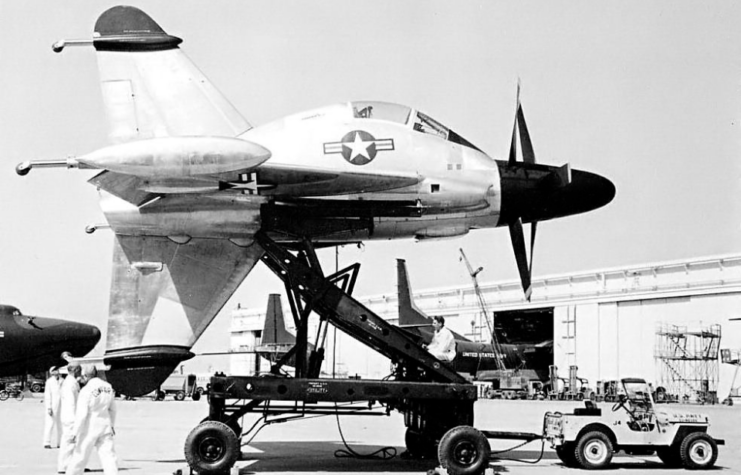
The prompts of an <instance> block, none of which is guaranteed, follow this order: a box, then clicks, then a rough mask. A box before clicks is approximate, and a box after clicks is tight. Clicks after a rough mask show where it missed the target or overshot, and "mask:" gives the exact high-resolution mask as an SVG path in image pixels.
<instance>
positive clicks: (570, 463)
mask: <svg viewBox="0 0 741 475" xmlns="http://www.w3.org/2000/svg"><path fill="white" fill-rule="evenodd" d="M575 448H576V447H574V443H573V442H565V443H564V444H563V445H559V446H558V447H556V455H557V456H558V458H559V460H561V462H563V464H564V466H565V467H568V468H576V467H578V466H579V464H578V463H577V462H576V458H575V456H574V449H575Z"/></svg>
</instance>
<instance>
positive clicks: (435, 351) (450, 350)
mask: <svg viewBox="0 0 741 475" xmlns="http://www.w3.org/2000/svg"><path fill="white" fill-rule="evenodd" d="M432 326H433V327H434V328H435V334H434V335H433V336H432V341H431V342H430V344H429V345H427V351H429V352H430V354H431V355H432V356H434V357H435V358H437V359H439V360H440V361H453V359H454V358H455V338H454V337H453V333H452V332H451V331H450V330H448V329H447V328H445V317H441V316H437V317H432Z"/></svg>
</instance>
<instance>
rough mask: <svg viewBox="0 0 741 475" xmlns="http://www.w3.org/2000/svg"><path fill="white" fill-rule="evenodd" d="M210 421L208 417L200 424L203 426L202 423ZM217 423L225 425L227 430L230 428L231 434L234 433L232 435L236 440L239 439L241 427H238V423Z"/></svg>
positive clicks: (230, 421) (226, 421)
mask: <svg viewBox="0 0 741 475" xmlns="http://www.w3.org/2000/svg"><path fill="white" fill-rule="evenodd" d="M225 419H226V417H225ZM211 420H213V419H211V418H209V417H204V418H203V419H202V420H201V424H203V423H204V422H208V421H211ZM219 422H222V423H223V424H226V426H227V427H228V428H230V429H231V430H232V432H234V435H236V436H237V439H239V438H240V437H242V427H241V426H240V425H239V422H237V421H234V420H228V419H227V420H225V421H219Z"/></svg>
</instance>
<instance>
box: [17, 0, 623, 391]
mask: <svg viewBox="0 0 741 475" xmlns="http://www.w3.org/2000/svg"><path fill="white" fill-rule="evenodd" d="M181 42H182V40H181V39H180V38H177V37H175V36H172V35H169V34H167V33H166V32H165V31H164V30H163V29H162V28H161V27H160V26H159V25H158V24H157V23H155V22H154V20H152V19H151V18H150V17H149V16H148V15H146V14H145V13H144V12H142V11H140V10H138V9H136V8H133V7H127V6H118V7H114V8H111V9H110V10H108V11H106V12H104V13H103V14H102V15H101V16H100V18H99V19H98V21H97V22H96V24H95V32H94V34H93V39H92V40H72V41H60V42H58V43H56V44H55V45H54V50H55V51H57V52H59V51H61V50H62V49H64V47H65V46H71V45H83V44H85V45H92V46H93V47H94V48H95V51H96V53H97V59H98V65H99V70H100V81H101V86H102V90H103V98H104V103H105V108H106V112H107V117H108V121H109V125H110V139H111V141H112V142H113V145H111V146H109V147H106V148H102V149H100V150H96V151H94V152H92V153H89V154H87V155H82V156H79V157H76V158H69V159H66V160H53V161H30V162H24V163H21V164H19V165H18V167H17V169H16V170H17V172H18V173H19V174H21V175H25V174H27V173H28V172H29V171H30V169H31V168H42V167H56V166H58V167H67V168H89V169H99V170H102V171H101V172H100V173H99V174H97V175H96V176H94V177H93V178H92V179H91V180H90V183H91V184H93V186H95V187H97V188H98V189H99V190H100V196H101V207H102V210H103V212H104V214H105V216H106V220H107V221H108V224H107V225H108V226H110V228H111V229H112V230H113V232H114V233H115V236H116V239H115V244H114V250H113V277H112V283H111V297H110V314H109V320H108V336H107V350H106V354H105V362H106V364H108V365H110V366H111V368H112V370H111V371H109V373H108V379H109V381H111V382H112V384H114V386H115V387H116V389H117V390H118V391H120V392H122V393H124V394H129V395H137V394H141V393H144V392H147V391H150V390H152V389H153V388H155V387H156V386H157V385H158V384H159V383H160V382H161V381H163V380H164V379H165V378H166V377H167V375H168V374H169V373H170V372H171V371H172V369H173V368H174V367H175V366H176V365H177V364H178V363H179V362H180V361H182V360H184V359H187V358H189V357H191V356H192V355H193V354H192V353H191V352H190V348H191V347H192V345H193V344H194V343H195V341H196V340H197V339H198V337H199V336H200V335H201V334H202V333H203V331H204V330H205V329H206V327H207V326H208V325H209V323H210V322H211V320H212V319H213V318H214V316H215V315H216V314H217V312H218V311H219V310H220V309H221V308H222V306H223V305H224V304H225V302H226V301H227V299H228V298H229V297H230V296H231V295H232V294H233V293H234V291H235V290H236V289H237V287H238V286H239V285H240V283H241V282H242V281H243V280H244V278H245V277H246V276H247V274H249V272H250V270H251V269H252V268H253V266H254V265H255V263H256V262H257V261H258V259H260V257H261V255H262V254H263V249H262V248H261V246H260V245H259V244H258V243H256V242H255V235H256V234H257V233H258V232H261V233H264V234H265V235H268V236H270V237H271V238H272V239H274V240H276V241H280V242H281V243H284V244H285V245H290V243H291V242H297V241H307V240H308V241H309V242H311V243H313V244H315V245H317V246H320V245H321V246H326V245H333V244H340V243H348V242H359V241H363V240H368V239H400V238H417V239H428V238H447V237H452V236H459V235H464V234H466V233H468V232H469V230H471V229H478V228H493V227H498V226H507V227H508V228H509V231H510V234H511V237H512V243H513V245H514V250H515V256H516V260H517V264H518V268H519V272H520V277H521V280H522V285H523V288H524V290H525V292H526V295H527V296H529V293H530V272H531V266H530V263H528V258H527V250H526V248H525V247H526V245H525V239H524V235H523V227H522V225H523V223H532V237H534V235H535V223H537V222H538V221H544V220H548V219H553V218H558V217H562V216H569V215H573V214H577V213H583V212H585V211H590V210H593V209H595V208H599V207H601V206H604V205H605V204H607V203H609V202H610V201H611V200H612V198H613V197H614V195H615V188H614V186H613V184H612V183H611V182H610V181H609V180H607V179H605V178H603V177H601V176H598V175H595V174H592V173H588V172H583V171H578V170H571V169H570V167H569V166H568V165H564V166H561V167H554V166H547V165H541V164H536V163H535V155H534V153H533V148H532V145H531V142H530V138H529V135H528V132H527V126H526V124H525V118H524V115H523V112H522V108H521V107H520V105H519V99H518V104H517V109H516V114H515V125H514V128H513V133H512V148H511V150H510V156H509V160H504V161H499V160H494V159H492V158H490V157H489V156H487V155H486V154H485V153H484V152H483V151H481V150H480V149H478V148H477V147H476V146H474V145H473V144H471V143H470V142H468V141H467V140H466V139H464V138H463V137H462V136H461V135H459V134H458V133H456V132H454V131H453V130H451V129H449V128H448V127H446V126H444V125H443V124H442V123H440V122H439V121H437V120H435V119H433V118H432V117H430V116H429V115H427V114H425V113H423V112H421V111H418V110H415V109H414V108H411V107H407V106H403V105H397V104H389V103H384V102H370V101H360V102H352V103H345V104H336V105H332V106H329V107H324V108H321V109H317V110H312V111H309V112H304V113H300V114H296V115H293V116H289V117H286V118H284V119H280V120H277V121H275V122H272V123H269V124H267V125H263V126H259V127H252V126H251V125H250V124H249V123H248V122H247V121H246V120H245V119H244V118H243V117H242V116H241V115H240V114H239V112H237V110H236V109H235V108H234V107H233V106H232V105H231V104H230V103H229V102H228V101H227V100H226V99H225V98H224V97H223V96H222V95H221V94H220V93H219V91H217V89H216V88H215V87H214V86H213V85H212V84H211V83H210V82H209V81H208V80H207V79H206V77H205V76H204V75H203V74H202V73H201V72H200V71H199V70H198V69H197V68H196V67H195V66H194V65H193V64H192V63H191V61H190V60H189V59H188V58H187V57H186V55H185V54H184V53H183V52H182V51H181V50H180V48H179V47H178V45H180V43H181ZM517 136H519V137H520V140H519V143H520V147H517V146H516V144H517V140H516V137H517ZM518 148H519V149H521V150H522V152H521V155H522V160H521V161H520V160H517V158H516V157H517V153H516V151H517V149H518ZM94 229H95V226H91V227H89V228H88V231H89V232H92V231H94ZM531 251H532V248H531ZM132 367H134V368H132ZM117 368H121V371H120V372H119V371H117ZM125 368H128V369H126V370H124V369H125Z"/></svg>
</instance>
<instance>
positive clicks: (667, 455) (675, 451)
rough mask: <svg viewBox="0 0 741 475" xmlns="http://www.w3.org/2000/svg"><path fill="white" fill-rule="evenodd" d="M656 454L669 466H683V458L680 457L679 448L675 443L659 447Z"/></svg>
mask: <svg viewBox="0 0 741 475" xmlns="http://www.w3.org/2000/svg"><path fill="white" fill-rule="evenodd" d="M656 456H657V457H659V460H661V461H662V462H663V463H664V465H666V466H667V467H668V468H679V467H681V466H682V459H681V458H680V457H679V448H678V447H676V446H675V445H671V446H669V447H658V448H657V449H656Z"/></svg>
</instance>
